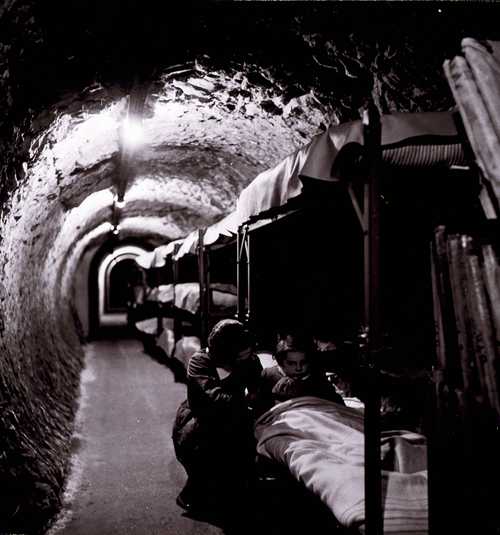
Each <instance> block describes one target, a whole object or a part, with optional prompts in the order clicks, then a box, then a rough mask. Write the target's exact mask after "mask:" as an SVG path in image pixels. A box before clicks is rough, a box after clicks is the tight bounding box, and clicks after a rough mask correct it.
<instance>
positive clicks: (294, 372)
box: [281, 351, 309, 379]
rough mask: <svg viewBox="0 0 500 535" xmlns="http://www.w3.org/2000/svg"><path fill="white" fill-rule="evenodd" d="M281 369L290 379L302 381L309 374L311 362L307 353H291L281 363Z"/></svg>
mask: <svg viewBox="0 0 500 535" xmlns="http://www.w3.org/2000/svg"><path fill="white" fill-rule="evenodd" d="M281 367H282V368H283V371H284V372H285V375H287V376H288V377H293V378H295V379H300V378H301V377H304V376H305V375H307V373H308V372H309V362H308V361H307V357H306V354H305V353H302V352H301V351H289V352H288V353H287V354H286V357H285V358H284V359H283V362H282V363H281Z"/></svg>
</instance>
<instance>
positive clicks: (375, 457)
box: [236, 103, 383, 535]
mask: <svg viewBox="0 0 500 535" xmlns="http://www.w3.org/2000/svg"><path fill="white" fill-rule="evenodd" d="M363 126H364V128H363V136H364V146H365V155H366V161H367V163H368V173H367V175H366V177H365V181H364V184H363V202H362V206H360V204H359V202H358V199H357V198H356V195H355V192H354V190H353V188H352V186H351V185H350V184H347V191H348V193H349V196H350V198H351V202H352V205H353V209H354V211H355V212H356V215H357V216H358V220H359V223H360V225H361V229H362V232H363V241H364V244H363V245H364V325H363V326H362V328H361V333H360V341H359V342H360V349H361V351H362V353H363V357H364V358H363V361H364V370H363V372H364V376H365V380H366V382H367V384H368V385H369V386H370V388H369V394H368V398H367V399H366V403H365V424H364V425H365V496H366V502H365V503H366V515H365V526H366V534H367V535H382V534H383V513H382V488H381V473H380V470H381V464H380V393H379V387H378V369H377V362H376V361H377V358H376V357H377V354H379V353H380V351H381V350H382V332H381V323H380V312H379V311H380V302H379V301H380V299H379V281H380V204H379V176H378V173H379V167H380V162H381V124H380V115H379V113H378V110H377V108H376V107H375V105H374V104H373V103H371V104H370V105H369V106H368V107H367V108H366V110H365V113H364V117H363ZM280 208H281V210H280V209H279V208H278V209H275V210H272V211H271V212H272V213H271V214H269V213H262V214H259V215H258V216H255V217H253V218H251V219H250V220H249V221H247V222H245V223H243V224H242V225H240V227H239V228H238V234H237V258H236V262H237V287H238V313H237V314H238V319H239V320H240V321H242V322H244V323H246V324H249V325H250V326H251V325H252V322H253V308H252V263H251V251H252V249H251V244H252V240H251V231H253V230H256V229H257V228H260V227H262V226H265V225H268V224H271V223H273V222H275V221H277V220H278V219H279V218H281V217H287V216H289V215H291V214H293V213H296V212H297V211H298V209H292V210H290V208H288V209H287V207H286V205H285V206H283V207H280ZM242 287H245V288H246V292H243V291H240V290H241V288H242Z"/></svg>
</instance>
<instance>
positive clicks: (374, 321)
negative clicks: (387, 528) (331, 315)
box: [363, 103, 384, 535]
mask: <svg viewBox="0 0 500 535" xmlns="http://www.w3.org/2000/svg"><path fill="white" fill-rule="evenodd" d="M363 125H364V140H365V148H366V154H367V157H368V163H369V171H368V177H367V182H366V184H365V189H364V202H365V206H364V216H365V223H366V224H367V230H368V232H367V233H365V237H364V262H365V270H364V271H365V274H364V279H365V280H364V286H365V326H366V332H365V335H366V336H367V339H366V350H367V353H366V355H367V362H366V367H365V376H366V387H367V388H366V391H367V396H366V400H365V401H366V403H365V420H364V421H365V507H366V509H365V511H366V512H365V526H366V535H382V534H383V532H384V528H383V508H382V480H381V472H380V470H381V463H380V392H379V384H378V382H379V381H378V369H377V366H376V362H375V355H376V353H377V352H379V351H380V349H381V347H382V331H381V318H380V201H379V199H380V194H379V177H378V172H379V166H380V145H381V124H380V116H379V113H378V110H377V108H376V107H375V105H374V104H373V103H370V104H369V106H368V108H367V109H366V110H365V112H364V115H363Z"/></svg>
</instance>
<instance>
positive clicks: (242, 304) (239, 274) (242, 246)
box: [236, 225, 248, 323]
mask: <svg viewBox="0 0 500 535" xmlns="http://www.w3.org/2000/svg"><path fill="white" fill-rule="evenodd" d="M247 238H248V227H247V226H246V225H245V226H240V227H239V228H238V234H237V237H236V268H237V271H236V286H237V289H238V312H237V314H238V319H239V320H240V321H241V322H243V323H244V322H245V321H246V319H247V311H246V304H247V302H248V301H247V299H248V290H247V285H248V269H247V262H248V256H247V247H246V244H247Z"/></svg>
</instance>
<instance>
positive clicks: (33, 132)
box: [0, 0, 498, 533]
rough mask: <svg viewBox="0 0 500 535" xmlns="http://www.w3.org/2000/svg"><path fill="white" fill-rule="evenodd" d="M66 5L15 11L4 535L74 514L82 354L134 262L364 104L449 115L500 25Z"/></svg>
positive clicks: (5, 17) (236, 8)
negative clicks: (476, 50)
mask: <svg viewBox="0 0 500 535" xmlns="http://www.w3.org/2000/svg"><path fill="white" fill-rule="evenodd" d="M50 4H51V5H50V7H49V6H42V5H41V3H39V2H35V1H31V0H10V1H8V2H6V3H4V5H3V6H1V7H0V167H1V169H0V171H1V175H0V176H1V184H0V202H1V220H0V267H1V277H0V489H1V490H0V531H4V530H10V531H21V532H33V533H36V532H41V531H43V529H44V527H46V526H47V525H49V524H50V522H51V521H52V520H53V518H54V516H55V515H56V513H57V511H58V510H59V509H60V507H61V500H62V495H63V490H64V484H65V481H66V477H67V474H68V466H69V464H68V462H69V458H70V454H71V434H72V430H73V424H74V417H75V411H76V407H77V399H78V388H79V381H80V373H81V370H82V366H83V351H82V346H81V344H82V342H85V341H87V340H89V339H90V338H93V337H95V336H97V335H98V333H99V328H100V327H101V326H103V325H107V324H113V323H114V322H116V323H121V322H126V314H125V309H126V305H127V299H128V298H127V295H126V292H127V285H129V284H132V283H133V280H134V277H136V274H134V267H133V266H134V258H135V257H136V256H138V255H139V254H142V253H143V252H144V251H151V250H152V249H154V248H155V247H157V246H158V245H160V244H166V243H168V242H170V241H173V240H176V239H178V238H182V237H184V236H186V235H187V234H189V233H190V232H191V231H193V230H195V229H198V228H205V227H208V226H209V225H211V224H213V223H215V222H216V221H218V220H220V219H222V218H223V217H224V216H226V215H227V214H229V213H230V212H231V211H232V210H233V208H234V205H235V202H236V199H237V198H238V195H239V193H240V192H241V191H242V189H243V188H244V187H245V186H246V185H247V184H248V183H249V182H250V181H251V180H252V179H253V178H255V176H256V175H258V174H259V173H260V172H262V171H264V170H266V169H268V168H271V167H273V166H274V165H276V164H277V163H278V162H280V161H281V160H282V159H283V158H285V157H286V156H287V155H289V154H290V153H292V152H293V151H294V150H296V149H297V148H299V147H301V146H302V145H304V144H305V143H307V142H308V141H309V140H310V139H311V137H312V136H313V135H315V134H317V133H319V132H321V131H324V130H325V128H326V126H327V125H328V124H330V123H338V122H341V121H347V120H354V119H358V118H359V116H360V110H361V109H362V107H363V105H364V104H365V102H366V100H367V99H368V98H371V99H372V100H373V101H374V102H375V103H376V104H377V106H378V107H379V109H380V110H381V111H382V112H383V113H388V112H394V111H401V112H403V111H412V112H414V111H430V110H432V111H436V110H445V109H448V108H450V107H451V105H452V99H451V97H450V94H449V92H448V90H447V88H446V83H445V81H444V78H443V75H442V68H441V64H442V61H443V58H444V57H446V55H447V54H448V51H449V50H450V49H453V48H454V47H456V45H457V43H458V42H459V40H460V38H461V37H462V36H463V35H464V32H465V30H466V29H467V31H470V33H472V32H475V33H476V35H477V33H478V28H482V31H487V30H488V28H487V25H488V24H490V23H488V22H487V21H494V20H498V19H497V18H496V17H495V16H491V13H490V12H488V11H487V8H486V7H485V6H482V7H481V9H478V10H477V11H476V12H475V15H474V16H473V17H472V16H471V15H470V12H468V11H467V10H466V9H465V8H453V9H452V8H451V6H448V7H447V8H446V10H447V11H446V13H445V14H443V12H442V10H439V11H438V10H437V9H435V8H434V7H431V6H429V7H427V6H425V7H424V6H419V7H415V8H413V7H411V8H406V6H405V7H404V8H403V6H385V8H384V9H382V8H378V7H376V6H374V5H369V6H363V8H362V10H363V11H362V13H363V16H362V17H361V18H360V16H359V15H358V11H357V10H359V9H361V6H359V5H353V6H348V7H344V6H340V5H337V4H335V5H319V3H318V4H316V3H314V5H311V6H307V7H306V6H305V5H304V3H294V2H292V3H276V4H275V3H274V2H268V3H266V4H269V5H263V4H261V3H253V2H245V3H234V4H233V3H232V2H227V3H226V2H223V3H219V2H215V3H211V2H209V3H207V5H206V6H201V5H193V6H188V7H184V8H183V9H182V10H181V11H179V13H173V12H170V11H168V10H165V9H163V10H160V9H159V8H157V7H156V6H155V7H152V6H149V7H146V6H144V5H142V4H141V3H140V2H135V1H134V2H128V3H126V5H122V4H121V3H119V2H115V1H112V2H106V6H102V5H100V4H99V3H97V2H73V3H72V4H74V5H72V6H68V5H66V4H65V3H64V2H59V1H56V2H51V3H50ZM285 4H287V5H285ZM491 9H493V8H491ZM444 16H446V17H447V19H446V20H447V23H446V25H444V26H443V22H442V20H443V17H444ZM363 18H364V19H366V20H362V19H363ZM485 21H486V22H485ZM491 24H493V22H491ZM481 25H483V26H481ZM422 28H425V31H423V32H422V31H421V29H422ZM479 33H480V32H479ZM131 281H132V282H131Z"/></svg>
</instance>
